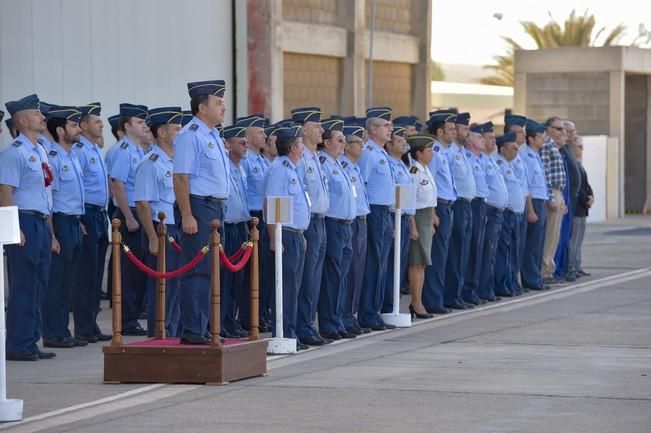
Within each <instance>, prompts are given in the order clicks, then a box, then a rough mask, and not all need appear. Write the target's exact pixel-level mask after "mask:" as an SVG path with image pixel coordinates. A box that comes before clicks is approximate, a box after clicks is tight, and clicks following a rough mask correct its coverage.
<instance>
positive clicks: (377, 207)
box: [371, 204, 391, 210]
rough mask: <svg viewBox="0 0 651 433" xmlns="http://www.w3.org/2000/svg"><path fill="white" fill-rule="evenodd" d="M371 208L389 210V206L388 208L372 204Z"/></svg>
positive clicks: (384, 205) (386, 205) (383, 205)
mask: <svg viewBox="0 0 651 433" xmlns="http://www.w3.org/2000/svg"><path fill="white" fill-rule="evenodd" d="M371 208H376V209H380V210H389V209H391V206H389V205H388V204H372V205H371Z"/></svg>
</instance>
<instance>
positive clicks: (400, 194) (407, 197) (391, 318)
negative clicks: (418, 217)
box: [382, 184, 416, 328]
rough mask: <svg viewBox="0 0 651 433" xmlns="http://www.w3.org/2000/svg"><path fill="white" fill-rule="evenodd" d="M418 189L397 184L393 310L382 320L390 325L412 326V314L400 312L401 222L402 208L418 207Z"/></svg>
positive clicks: (384, 314) (383, 316)
mask: <svg viewBox="0 0 651 433" xmlns="http://www.w3.org/2000/svg"><path fill="white" fill-rule="evenodd" d="M415 202H416V189H415V188H414V185H413V184H401V185H396V213H395V222H394V231H393V233H394V235H393V311H392V312H391V313H383V314H382V320H383V321H384V323H387V324H389V325H393V326H397V327H398V328H409V327H410V326H411V315H409V314H404V313H400V277H401V275H400V244H401V241H402V239H401V237H402V236H401V235H402V230H400V223H401V218H400V216H401V215H402V209H414V208H415V207H416V203H415Z"/></svg>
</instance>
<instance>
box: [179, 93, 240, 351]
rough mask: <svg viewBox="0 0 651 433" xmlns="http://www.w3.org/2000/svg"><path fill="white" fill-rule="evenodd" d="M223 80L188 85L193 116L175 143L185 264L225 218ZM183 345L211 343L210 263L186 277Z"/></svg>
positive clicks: (184, 280) (225, 166)
mask: <svg viewBox="0 0 651 433" xmlns="http://www.w3.org/2000/svg"><path fill="white" fill-rule="evenodd" d="M225 91H226V84H225V83H224V81H223V80H213V81H200V82H194V83H188V93H189V94H190V107H191V109H192V113H193V115H194V117H193V118H192V120H191V121H190V123H188V124H187V125H186V127H185V129H184V130H183V131H182V132H181V133H180V134H178V135H177V136H176V139H175V140H174V195H175V197H176V202H177V205H178V212H179V217H180V223H181V227H182V232H181V234H180V237H181V245H183V251H182V252H181V263H187V262H189V261H190V260H191V259H192V258H193V257H194V256H195V255H196V254H197V252H198V251H199V250H200V249H201V248H203V247H204V246H205V244H206V242H208V241H209V239H210V235H211V233H212V228H211V223H212V221H213V220H219V221H221V222H222V223H223V220H224V202H225V201H226V198H228V193H229V188H230V186H229V182H228V156H227V154H226V149H225V147H224V143H223V141H222V138H221V136H220V133H219V131H218V130H217V129H216V128H215V126H214V125H218V124H222V123H223V122H224V114H225V113H226V107H225V104H224V93H225ZM180 293H181V329H182V336H181V342H182V343H185V344H206V343H207V342H208V341H209V340H208V339H207V338H206V337H205V334H206V331H207V329H208V324H209V322H208V320H209V316H210V261H209V260H203V261H202V262H201V263H199V265H198V266H197V267H195V268H194V269H193V270H191V271H190V272H188V273H186V274H185V275H183V276H182V277H181V287H180Z"/></svg>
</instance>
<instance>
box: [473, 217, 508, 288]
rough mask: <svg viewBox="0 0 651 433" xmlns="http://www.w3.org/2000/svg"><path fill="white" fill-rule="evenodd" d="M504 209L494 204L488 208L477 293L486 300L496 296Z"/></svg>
mask: <svg viewBox="0 0 651 433" xmlns="http://www.w3.org/2000/svg"><path fill="white" fill-rule="evenodd" d="M503 220H504V211H502V210H501V209H498V208H496V207H493V206H487V209H486V232H485V233H484V248H483V253H482V259H481V271H480V274H479V286H477V295H478V296H479V297H480V298H482V299H486V300H493V299H494V298H495V262H496V254H497V245H498V244H499V240H500V236H501V234H502V223H503Z"/></svg>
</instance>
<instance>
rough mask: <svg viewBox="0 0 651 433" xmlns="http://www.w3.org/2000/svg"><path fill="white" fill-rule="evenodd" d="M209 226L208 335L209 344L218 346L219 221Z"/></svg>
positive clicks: (219, 306)
mask: <svg viewBox="0 0 651 433" xmlns="http://www.w3.org/2000/svg"><path fill="white" fill-rule="evenodd" d="M211 227H212V236H211V237H210V239H211V245H210V247H211V248H212V251H211V255H210V257H211V267H210V268H211V274H210V313H211V317H210V332H211V334H212V336H211V337H210V345H211V346H213V347H220V346H221V341H220V338H219V331H220V329H221V322H220V314H221V311H220V309H221V293H220V279H219V246H220V244H221V237H220V236H219V221H218V220H213V222H212V223H211Z"/></svg>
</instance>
